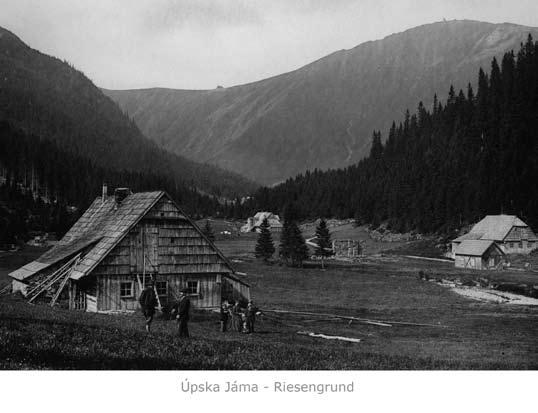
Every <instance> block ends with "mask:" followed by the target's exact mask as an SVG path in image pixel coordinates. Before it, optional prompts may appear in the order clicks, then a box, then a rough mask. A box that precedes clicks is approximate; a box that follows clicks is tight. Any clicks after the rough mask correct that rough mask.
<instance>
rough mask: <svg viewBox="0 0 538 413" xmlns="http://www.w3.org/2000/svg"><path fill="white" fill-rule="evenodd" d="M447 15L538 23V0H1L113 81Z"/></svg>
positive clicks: (199, 81) (207, 79) (14, 20)
mask: <svg viewBox="0 0 538 413" xmlns="http://www.w3.org/2000/svg"><path fill="white" fill-rule="evenodd" d="M443 19H447V20H449V19H473V20H481V21H489V22H495V23H496V22H505V21H508V22H512V23H518V24H523V25H528V26H538V0H512V1H507V0H414V1H411V0H391V1H386V0H84V1H83V0H0V26H3V27H4V28H7V29H8V30H11V31H13V32H14V33H15V34H16V35H18V36H19V37H20V38H21V39H22V40H23V41H25V42H26V43H27V44H29V45H30V46H31V47H33V48H35V49H38V50H40V51H42V52H44V53H47V54H51V55H54V56H56V57H59V58H61V59H65V60H67V61H69V62H70V63H72V64H74V65H75V67H77V68H78V69H80V70H82V71H83V72H84V73H85V74H86V75H87V76H88V77H90V78H91V79H92V80H93V81H94V82H95V83H96V84H97V85H98V86H101V87H106V88H111V89H128V88H143V87H154V86H162V87H173V88H181V89H206V88H209V89H211V88H214V87H216V86H217V85H222V86H233V85H236V84H241V83H247V82H251V81H255V80H259V79H263V78H266V77H269V76H272V75H276V74H280V73H283V72H286V71H290V70H293V69H296V68H298V67H300V66H303V65H305V64H307V63H309V62H311V61H313V60H316V59H319V58H320V57H323V56H325V55H327V54H329V53H332V52H334V51H336V50H340V49H348V48H352V47H354V46H356V45H358V44H360V43H362V42H364V41H367V40H375V39H379V38H383V37H385V36H387V35H389V34H392V33H395V32H399V31H402V30H406V29H408V28H411V27H414V26H418V25H421V24H426V23H432V22H435V21H440V20H443Z"/></svg>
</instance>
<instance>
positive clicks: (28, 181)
mask: <svg viewBox="0 0 538 413" xmlns="http://www.w3.org/2000/svg"><path fill="white" fill-rule="evenodd" d="M103 183H107V185H108V187H109V188H111V189H113V188H115V187H129V188H130V189H131V190H132V191H134V192H138V191H155V190H165V191H167V192H168V193H169V194H170V196H171V197H172V198H173V199H174V200H176V201H177V202H178V203H179V204H180V205H181V207H182V208H183V209H184V210H185V212H186V213H187V214H189V215H190V216H192V217H194V218H195V219H198V218H199V217H201V216H209V215H218V214H221V213H222V212H221V209H223V208H224V206H223V205H221V203H220V202H219V200H218V199H217V198H216V197H215V196H209V195H204V194H201V193H200V192H199V191H198V190H197V188H195V187H188V186H186V185H181V184H179V183H178V182H177V181H176V180H175V179H173V178H171V177H168V176H163V175H161V174H152V173H149V172H144V173H142V172H133V171H118V170H114V169H108V168H104V167H101V166H98V165H96V164H95V163H94V162H93V161H91V160H89V159H87V158H84V157H81V156H78V155H74V154H72V153H69V152H67V151H65V150H63V149H60V148H58V147H57V145H56V144H55V143H54V142H52V141H49V140H44V139H39V138H38V137H36V136H34V135H31V134H28V133H25V132H24V131H22V130H20V129H17V128H15V127H13V126H12V125H11V124H10V123H9V122H6V121H0V207H1V208H0V215H1V216H0V217H1V222H0V243H14V242H16V241H17V240H19V239H26V238H27V237H28V233H29V232H30V231H52V232H56V233H58V235H59V236H61V235H63V233H64V232H65V231H67V230H68V229H69V227H70V225H71V224H72V223H73V222H74V221H75V220H76V219H77V218H78V216H80V215H81V214H82V213H83V212H84V211H85V210H86V208H87V207H88V206H89V205H90V204H91V202H93V200H94V199H95V198H96V197H98V196H99V195H100V194H101V188H102V185H103Z"/></svg>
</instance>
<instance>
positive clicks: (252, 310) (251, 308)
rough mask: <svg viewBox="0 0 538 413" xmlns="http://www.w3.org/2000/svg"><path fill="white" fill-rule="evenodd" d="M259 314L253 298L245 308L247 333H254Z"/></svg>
mask: <svg viewBox="0 0 538 413" xmlns="http://www.w3.org/2000/svg"><path fill="white" fill-rule="evenodd" d="M257 314H259V310H258V308H257V307H256V306H255V305H254V302H253V301H252V300H251V301H249V302H248V305H247V308H246V310H245V331H244V332H245V333H247V334H250V333H254V322H255V321H256V315H257Z"/></svg>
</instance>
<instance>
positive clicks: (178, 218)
mask: <svg viewBox="0 0 538 413" xmlns="http://www.w3.org/2000/svg"><path fill="white" fill-rule="evenodd" d="M230 272H231V269H230V268H229V267H228V265H227V263H226V262H225V261H224V260H223V259H222V258H221V257H220V256H219V255H218V253H217V251H216V250H215V249H214V248H213V247H212V246H211V245H210V244H209V242H208V241H207V240H205V239H204V237H203V236H202V235H201V234H200V233H199V232H198V231H197V230H196V229H195V228H194V227H193V226H192V225H191V223H190V222H189V221H188V220H187V219H186V218H185V217H184V216H183V215H182V214H181V213H180V211H179V210H178V209H177V208H176V207H175V205H174V204H173V203H172V202H171V201H169V200H168V199H167V198H163V199H161V200H160V201H159V202H158V203H157V204H156V205H155V206H154V207H153V208H152V209H151V210H150V211H149V212H148V213H147V214H146V215H145V216H144V217H143V218H142V219H141V220H140V221H139V222H138V224H137V225H136V226H134V227H133V228H132V229H131V230H130V231H129V233H128V234H127V235H126V236H125V237H124V238H123V239H122V240H121V241H120V242H119V243H118V245H116V246H115V247H114V248H113V249H112V250H111V251H110V252H109V253H108V255H107V256H106V257H105V258H104V259H103V261H102V262H101V263H100V264H99V265H98V266H96V267H95V269H94V270H93V271H92V273H91V274H90V277H89V278H94V279H95V280H96V291H95V297H96V309H97V311H135V310H137V309H138V307H139V304H138V297H139V296H140V293H141V290H140V286H139V283H138V279H139V278H140V279H142V275H143V274H145V275H146V276H150V275H152V276H153V277H154V278H155V279H156V281H158V282H162V281H166V282H167V294H166V295H164V296H160V297H159V298H160V300H161V303H162V304H163V305H166V304H170V303H172V302H173V301H175V299H176V298H177V297H178V296H179V292H180V290H181V289H183V288H187V285H188V282H189V281H197V282H198V293H197V294H193V295H191V296H190V298H191V302H192V305H193V307H194V308H218V307H219V306H220V305H221V297H222V292H221V286H222V282H223V280H227V281H232V283H231V285H232V290H233V291H236V292H235V293H233V294H232V295H235V296H237V297H239V296H240V295H243V296H244V297H247V299H248V297H249V293H248V286H245V285H243V284H241V283H240V282H237V281H234V280H229V279H228V278H226V275H227V274H230ZM86 278H88V277H86ZM123 282H125V283H132V291H133V294H132V296H131V297H120V285H121V283H123ZM226 285H227V287H226V288H228V289H229V287H228V284H226ZM92 296H93V294H92Z"/></svg>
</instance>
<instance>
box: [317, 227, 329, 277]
mask: <svg viewBox="0 0 538 413" xmlns="http://www.w3.org/2000/svg"><path fill="white" fill-rule="evenodd" d="M316 242H317V244H318V246H317V248H316V255H317V256H320V257H321V268H325V257H329V256H331V255H332V254H333V252H332V249H331V246H332V245H331V234H330V233H329V228H327V223H326V222H325V220H324V219H323V218H321V220H320V221H319V224H318V226H317V227H316Z"/></svg>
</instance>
